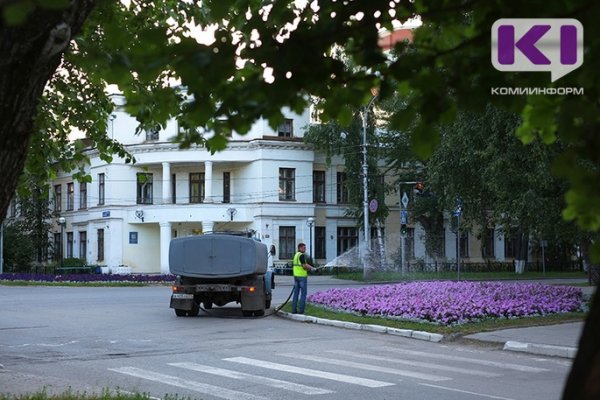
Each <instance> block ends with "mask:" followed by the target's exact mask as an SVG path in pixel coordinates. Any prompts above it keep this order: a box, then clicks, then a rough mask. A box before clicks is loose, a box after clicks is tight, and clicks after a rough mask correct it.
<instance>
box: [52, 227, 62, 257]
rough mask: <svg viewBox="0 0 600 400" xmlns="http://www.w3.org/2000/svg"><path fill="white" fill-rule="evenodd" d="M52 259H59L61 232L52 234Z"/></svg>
mask: <svg viewBox="0 0 600 400" xmlns="http://www.w3.org/2000/svg"><path fill="white" fill-rule="evenodd" d="M53 236H54V261H60V259H61V253H62V243H61V240H60V237H61V234H60V233H55V234H54V235H53Z"/></svg>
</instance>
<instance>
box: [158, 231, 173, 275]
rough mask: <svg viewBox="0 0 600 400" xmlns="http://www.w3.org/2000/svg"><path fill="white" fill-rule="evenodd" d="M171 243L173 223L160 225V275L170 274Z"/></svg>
mask: <svg viewBox="0 0 600 400" xmlns="http://www.w3.org/2000/svg"><path fill="white" fill-rule="evenodd" d="M170 243H171V223H170V222H161V223H160V273H161V274H168V273H169V244H170Z"/></svg>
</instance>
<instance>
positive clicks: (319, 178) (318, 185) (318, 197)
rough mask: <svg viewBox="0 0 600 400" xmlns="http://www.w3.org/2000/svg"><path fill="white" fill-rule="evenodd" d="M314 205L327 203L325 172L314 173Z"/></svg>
mask: <svg viewBox="0 0 600 400" xmlns="http://www.w3.org/2000/svg"><path fill="white" fill-rule="evenodd" d="M313 203H325V171H313Z"/></svg>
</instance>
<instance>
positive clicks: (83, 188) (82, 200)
mask: <svg viewBox="0 0 600 400" xmlns="http://www.w3.org/2000/svg"><path fill="white" fill-rule="evenodd" d="M86 208H87V183H86V182H81V183H80V184H79V209H86Z"/></svg>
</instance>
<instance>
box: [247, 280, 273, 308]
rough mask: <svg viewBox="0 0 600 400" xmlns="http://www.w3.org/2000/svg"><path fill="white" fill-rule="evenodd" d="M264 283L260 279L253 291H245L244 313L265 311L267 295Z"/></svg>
mask: <svg viewBox="0 0 600 400" xmlns="http://www.w3.org/2000/svg"><path fill="white" fill-rule="evenodd" d="M264 286H265V285H264V281H263V280H262V279H258V280H257V281H256V286H255V287H254V290H253V291H249V290H243V291H242V296H241V305H242V311H258V310H263V311H264V309H265V301H266V296H267V295H266V293H265V287H264Z"/></svg>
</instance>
